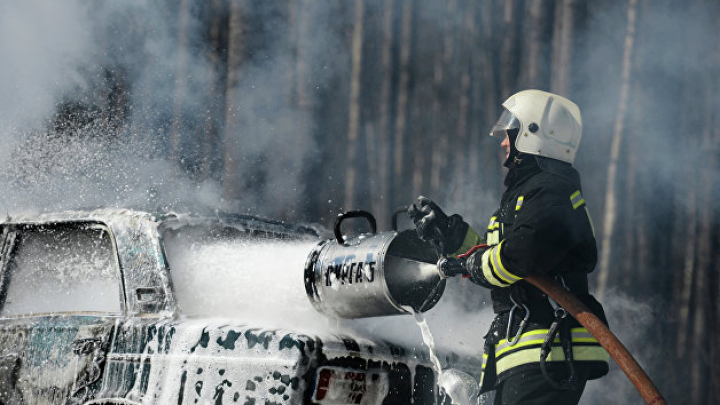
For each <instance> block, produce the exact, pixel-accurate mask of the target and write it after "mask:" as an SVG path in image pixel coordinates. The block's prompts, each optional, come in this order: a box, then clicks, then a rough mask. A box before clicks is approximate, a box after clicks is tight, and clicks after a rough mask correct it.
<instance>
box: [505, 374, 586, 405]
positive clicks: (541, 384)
mask: <svg viewBox="0 0 720 405" xmlns="http://www.w3.org/2000/svg"><path fill="white" fill-rule="evenodd" d="M551 375H552V373H551ZM578 377H579V378H578V382H579V384H578V388H579V389H578V390H559V389H556V388H554V387H553V386H552V385H550V383H548V381H547V380H546V379H545V377H543V375H542V373H541V372H540V370H537V371H528V372H524V373H519V374H516V375H514V376H512V377H509V378H508V379H506V380H505V381H503V382H502V383H501V384H500V386H499V387H498V388H497V390H495V401H494V402H493V405H550V404H552V405H577V403H578V402H580V396H581V395H582V392H583V390H584V389H585V383H586V382H587V378H586V377H583V376H582V373H580V375H578ZM556 378H557V376H556Z"/></svg>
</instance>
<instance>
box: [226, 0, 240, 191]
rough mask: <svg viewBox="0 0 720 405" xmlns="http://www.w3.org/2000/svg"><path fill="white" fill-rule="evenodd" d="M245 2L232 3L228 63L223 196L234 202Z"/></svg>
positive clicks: (234, 1)
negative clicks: (237, 102)
mask: <svg viewBox="0 0 720 405" xmlns="http://www.w3.org/2000/svg"><path fill="white" fill-rule="evenodd" d="M241 1H242V0H231V1H230V18H229V27H228V31H229V32H228V62H227V80H226V81H227V83H226V85H225V136H224V142H223V143H224V147H225V153H224V154H223V156H224V158H223V163H224V167H225V175H224V176H223V197H224V198H225V200H228V201H231V200H233V199H235V198H236V197H237V192H238V190H237V186H238V181H239V176H238V173H237V162H236V161H235V156H237V155H238V154H237V150H236V147H237V142H238V139H237V138H238V131H239V129H240V123H239V122H238V118H237V105H236V101H235V98H236V94H235V92H236V86H237V85H238V83H240V78H241V72H240V65H241V63H242V60H243V56H242V54H243V24H242V4H241Z"/></svg>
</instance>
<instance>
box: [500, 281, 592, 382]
mask: <svg viewBox="0 0 720 405" xmlns="http://www.w3.org/2000/svg"><path fill="white" fill-rule="evenodd" d="M557 279H558V281H560V282H561V283H562V284H563V286H564V287H565V288H566V289H568V290H569V291H571V292H573V293H574V294H577V295H587V294H588V284H587V274H585V273H580V272H573V273H567V274H563V275H562V276H561V277H557ZM491 297H492V301H493V310H494V311H495V313H504V312H507V311H509V314H508V320H507V330H506V331H504V332H506V333H505V340H504V342H505V343H504V345H505V346H507V347H506V348H502V347H501V346H502V344H500V345H498V346H497V347H496V348H495V353H496V355H497V354H498V350H500V352H502V351H508V350H512V349H513V346H515V345H517V344H518V343H521V342H522V341H524V340H527V339H531V340H534V341H537V340H535V339H537V337H534V338H533V337H531V336H525V335H523V333H524V332H525V331H526V327H528V325H530V324H531V323H533V324H534V323H535V322H538V321H539V322H541V323H546V322H547V324H549V325H550V327H549V329H547V333H546V334H545V336H544V339H543V340H542V345H541V346H540V348H539V349H540V350H539V357H540V359H539V361H540V370H541V371H542V374H543V376H545V379H546V380H547V381H548V383H549V384H550V385H552V386H553V387H555V388H556V389H570V390H574V389H578V379H577V371H576V369H575V359H574V354H573V340H575V339H573V333H572V332H571V331H572V330H574V328H573V326H574V325H572V324H571V322H570V320H571V319H572V318H570V319H568V318H569V317H568V313H567V311H566V310H565V309H564V308H562V307H561V306H560V305H559V304H558V303H557V302H555V300H553V299H552V298H550V297H548V296H547V295H546V294H544V293H542V292H541V291H540V290H539V289H537V288H535V287H533V286H531V285H529V284H527V283H525V282H518V283H515V284H513V285H512V286H510V287H507V288H497V289H494V290H492V292H491ZM531 318H532V321H531ZM516 319H518V320H520V323H519V325H517V326H516V322H515V320H516ZM573 323H575V324H576V322H573ZM578 326H579V325H578ZM582 331H584V332H587V331H586V330H584V329H582ZM578 332H580V330H578ZM526 335H527V334H526ZM538 337H539V336H538ZM558 338H559V339H558ZM558 340H559V343H560V346H561V348H562V349H561V350H562V354H563V357H564V362H565V365H566V368H567V371H568V377H567V378H565V379H563V380H560V381H556V380H554V379H553V378H551V377H550V375H549V374H548V371H547V366H546V361H547V359H548V356H549V355H550V353H551V352H552V351H553V345H554V344H555V343H556V342H557V341H558ZM593 340H594V339H593ZM518 346H522V344H521V345H518Z"/></svg>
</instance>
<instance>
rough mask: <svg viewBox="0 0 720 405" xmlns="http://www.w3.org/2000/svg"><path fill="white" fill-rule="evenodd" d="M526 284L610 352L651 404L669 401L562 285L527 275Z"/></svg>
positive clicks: (613, 335) (664, 404) (545, 278)
mask: <svg viewBox="0 0 720 405" xmlns="http://www.w3.org/2000/svg"><path fill="white" fill-rule="evenodd" d="M524 280H525V281H527V282H529V283H530V284H532V285H534V286H535V287H537V288H539V289H540V290H542V291H543V292H544V293H545V294H547V295H548V296H550V298H552V299H554V300H555V301H556V302H557V303H558V304H560V306H562V307H563V308H565V310H566V311H568V312H569V313H570V315H572V316H573V317H574V318H575V319H577V321H578V322H580V324H581V325H582V326H584V327H585V329H587V330H588V332H590V333H591V334H592V335H593V336H595V338H596V339H597V340H598V342H600V345H601V346H602V347H603V348H605V350H607V352H608V353H609V354H610V357H612V358H613V360H615V362H616V363H617V365H618V366H620V369H622V371H623V372H624V373H625V375H627V377H628V378H629V379H630V381H631V382H632V383H633V385H634V386H635V388H636V389H637V390H638V391H639V392H640V395H641V396H642V398H643V400H645V402H646V403H647V404H648V405H666V402H665V399H664V398H663V397H662V395H661V394H660V391H658V389H657V388H656V387H655V384H653V382H652V381H651V380H650V377H648V375H647V374H646V373H645V371H644V370H643V369H642V367H641V366H640V364H638V362H637V361H636V360H635V358H634V357H633V356H632V355H631V354H630V352H628V350H627V349H626V348H625V346H624V345H623V344H622V343H621V342H620V340H618V338H617V337H616V336H615V334H613V333H612V332H611V331H610V329H608V327H607V326H605V324H604V323H603V322H602V321H601V320H600V319H599V318H598V317H597V316H595V315H594V314H593V313H592V312H590V309H588V307H587V306H585V304H583V303H582V302H580V300H579V299H577V298H576V297H575V296H574V295H573V294H572V293H571V292H569V291H568V290H566V289H565V288H564V287H563V286H561V285H560V284H559V283H558V282H556V281H555V280H553V279H552V278H550V277H547V276H539V275H536V276H527V277H525V278H524Z"/></svg>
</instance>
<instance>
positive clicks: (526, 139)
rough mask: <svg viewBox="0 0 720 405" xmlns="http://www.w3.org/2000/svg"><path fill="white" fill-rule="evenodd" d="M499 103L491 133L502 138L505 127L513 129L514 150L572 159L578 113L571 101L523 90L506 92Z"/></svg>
mask: <svg viewBox="0 0 720 405" xmlns="http://www.w3.org/2000/svg"><path fill="white" fill-rule="evenodd" d="M503 107H505V111H503V113H502V115H500V119H498V121H497V123H496V124H495V126H493V128H492V131H491V132H490V135H491V136H495V137H499V138H503V139H504V138H505V136H506V134H507V132H506V131H507V130H509V129H517V130H518V136H517V138H516V139H515V149H517V150H518V152H522V153H527V154H531V155H538V156H545V157H549V158H553V159H558V160H562V161H564V162H568V163H570V164H572V163H573V161H574V160H575V154H576V153H577V148H578V146H579V145H580V138H581V137H582V117H581V116H580V108H578V106H577V105H576V104H575V103H573V102H572V101H570V100H568V99H566V98H565V97H561V96H558V95H556V94H552V93H548V92H545V91H540V90H524V91H521V92H519V93H517V94H514V95H512V96H510V98H508V99H507V101H505V102H504V103H503Z"/></svg>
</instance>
